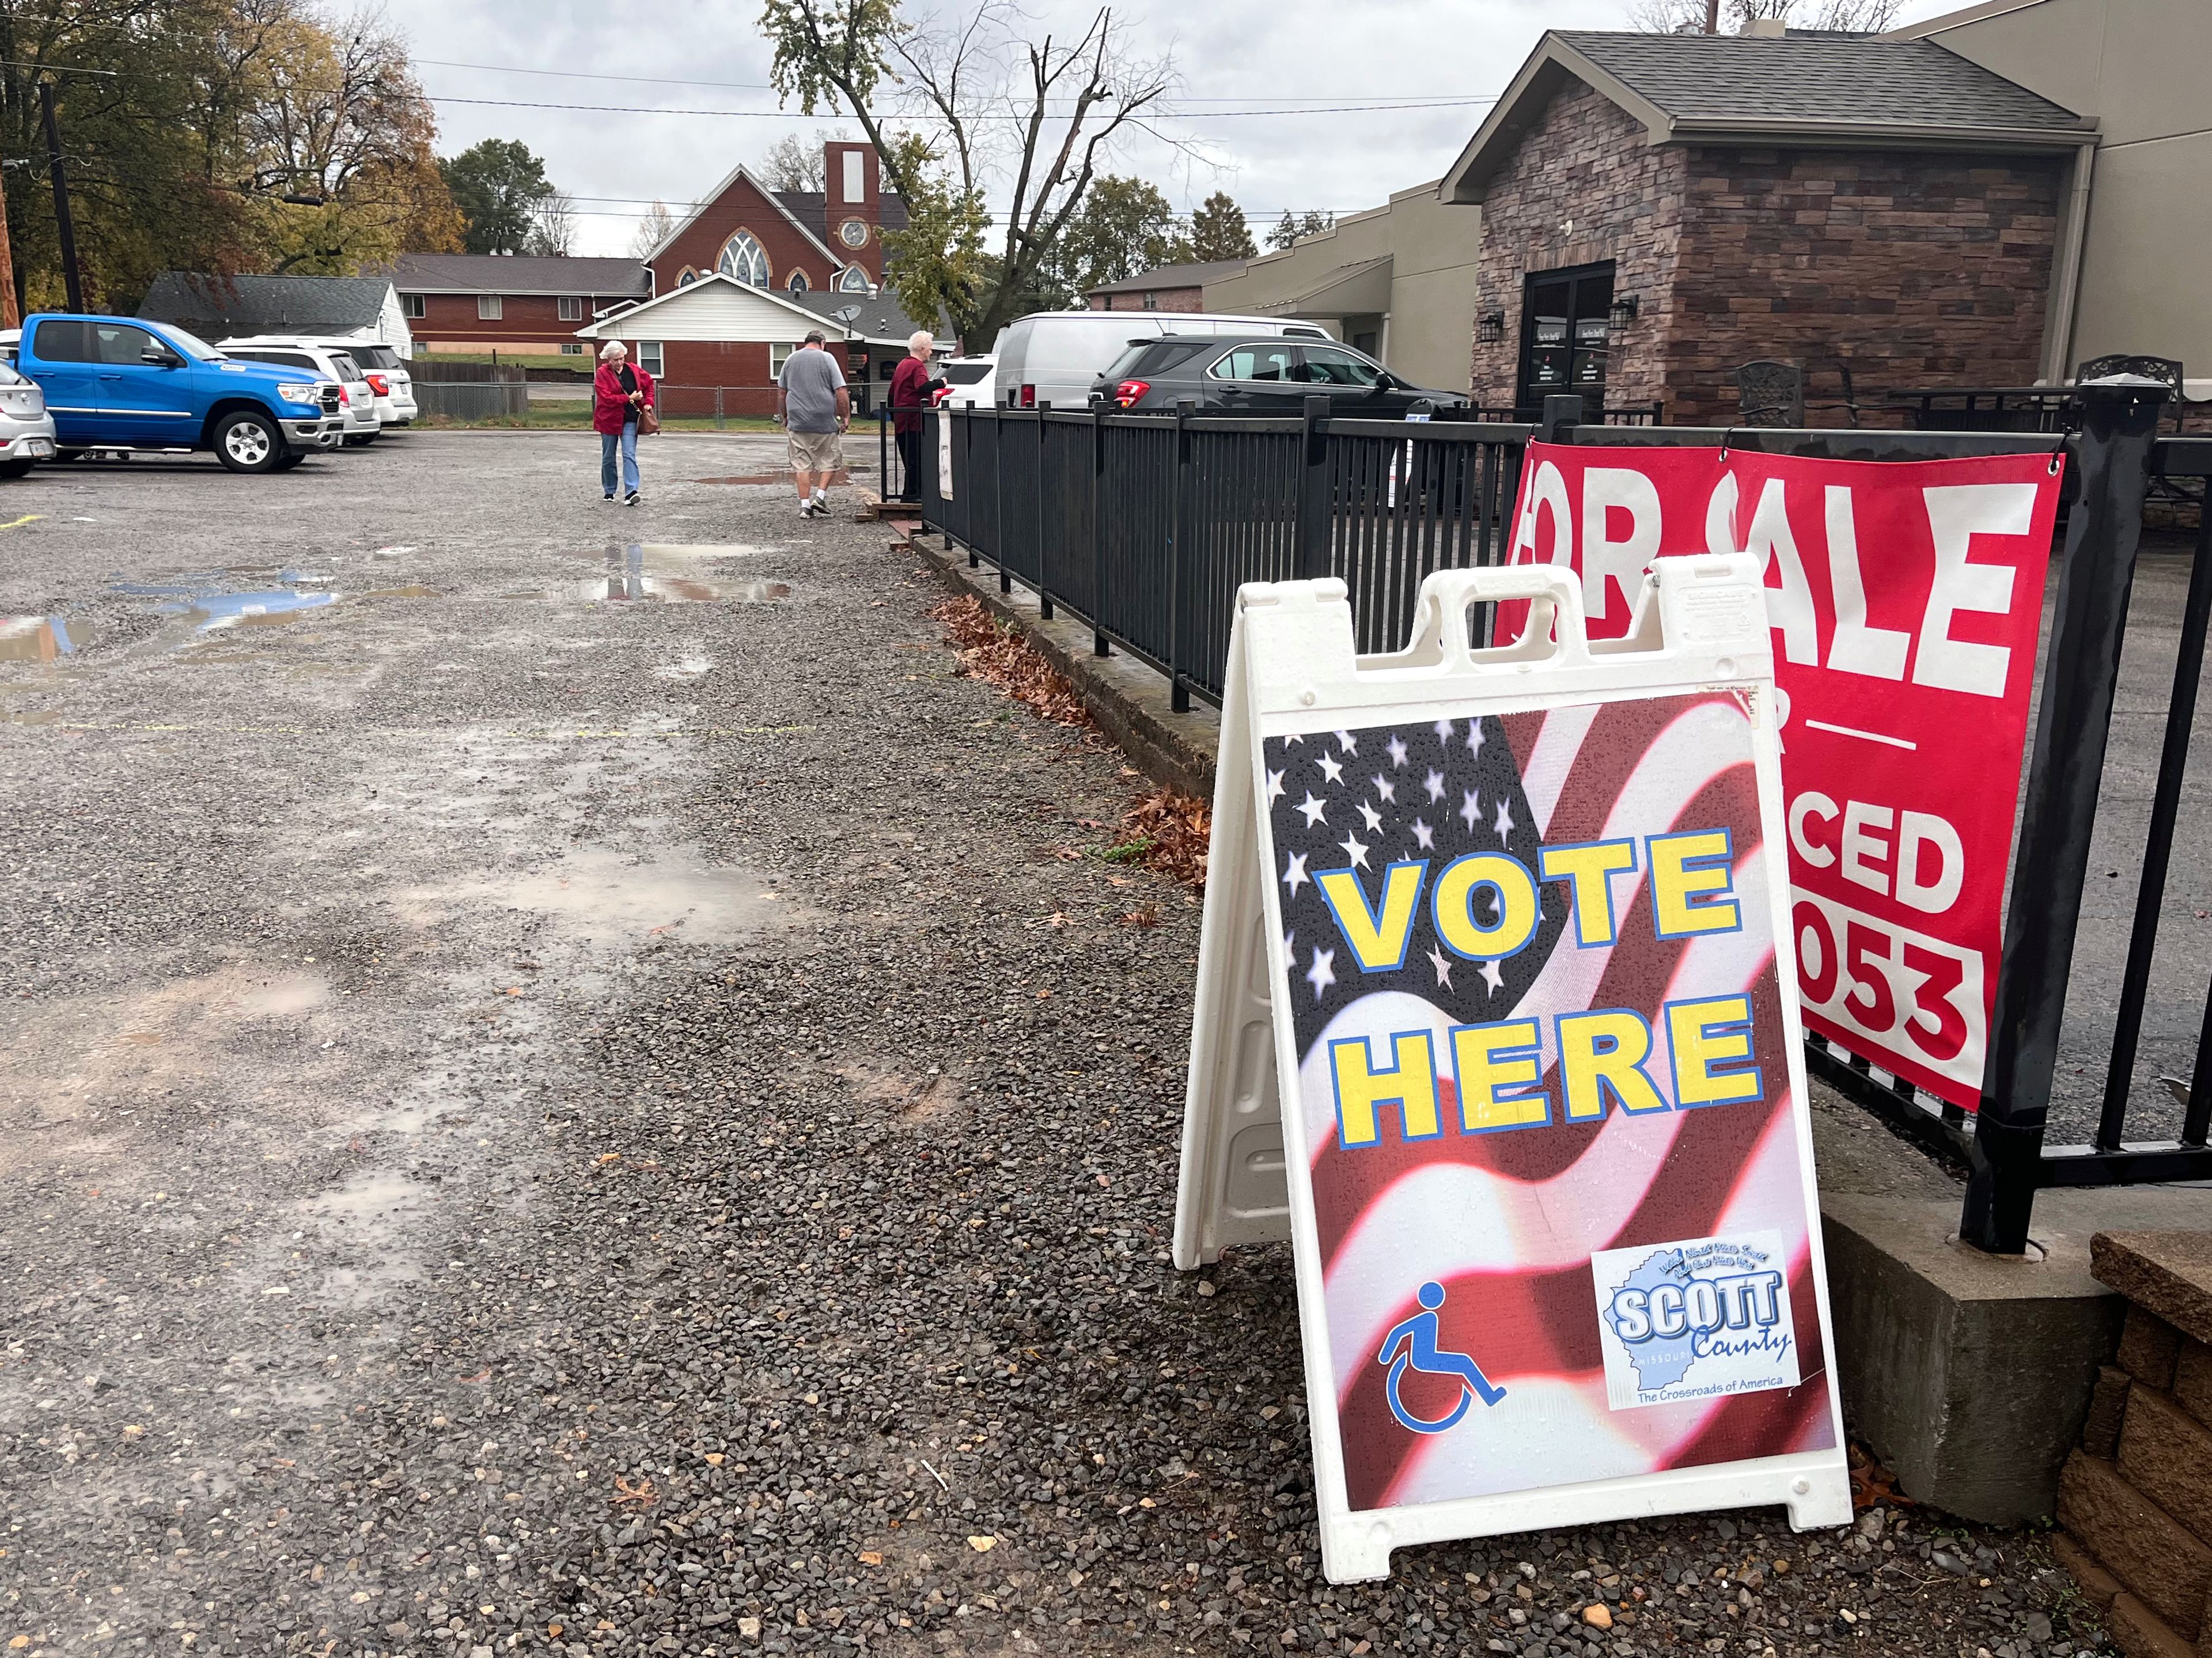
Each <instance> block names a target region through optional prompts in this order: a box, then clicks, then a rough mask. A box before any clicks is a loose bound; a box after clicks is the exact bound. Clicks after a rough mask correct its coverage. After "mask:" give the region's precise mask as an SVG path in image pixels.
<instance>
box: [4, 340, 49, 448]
mask: <svg viewBox="0 0 2212 1658" xmlns="http://www.w3.org/2000/svg"><path fill="white" fill-rule="evenodd" d="M14 332H15V337H16V339H17V340H18V341H19V342H20V341H21V338H22V331H21V329H17V330H15V331H14ZM7 355H8V356H9V358H10V359H11V360H12V359H13V358H14V356H15V352H14V351H12V350H10V351H9V353H8V354H7ZM55 443H56V440H55V437H54V417H53V416H52V415H50V414H48V413H47V412H46V393H45V392H42V391H40V389H39V385H38V382H37V381H35V380H30V379H28V378H27V377H25V376H24V375H21V374H17V373H16V372H15V370H14V369H13V368H10V367H8V366H7V365H6V364H4V363H0V478H19V477H22V476H23V474H24V473H26V472H27V471H30V470H31V466H32V464H33V462H35V461H41V460H52V459H53V458H54V449H55Z"/></svg>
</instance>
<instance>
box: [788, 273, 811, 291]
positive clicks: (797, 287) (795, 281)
mask: <svg viewBox="0 0 2212 1658" xmlns="http://www.w3.org/2000/svg"><path fill="white" fill-rule="evenodd" d="M784 286H785V287H786V288H789V289H790V290H791V291H792V292H793V293H794V294H804V293H805V291H806V287H807V283H806V273H805V271H804V270H794V271H793V272H792V273H791V280H790V281H789V282H786V283H785V284H784Z"/></svg>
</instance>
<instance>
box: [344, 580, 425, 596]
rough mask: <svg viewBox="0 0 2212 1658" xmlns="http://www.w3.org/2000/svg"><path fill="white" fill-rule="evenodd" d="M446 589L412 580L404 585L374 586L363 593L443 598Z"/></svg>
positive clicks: (365, 594)
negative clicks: (427, 585)
mask: <svg viewBox="0 0 2212 1658" xmlns="http://www.w3.org/2000/svg"><path fill="white" fill-rule="evenodd" d="M445 596H446V595H445V590H444V589H443V588H440V587H425V586H423V585H422V583H421V582H419V581H416V582H410V583H409V584H408V585H407V586H404V587H372V588H370V589H369V590H368V592H365V593H362V595H361V597H362V598H444V597H445Z"/></svg>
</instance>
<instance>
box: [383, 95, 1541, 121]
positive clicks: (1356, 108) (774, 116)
mask: <svg viewBox="0 0 2212 1658" xmlns="http://www.w3.org/2000/svg"><path fill="white" fill-rule="evenodd" d="M423 95H424V96H425V97H426V98H428V100H429V101H430V102H432V103H434V104H481V105H485V106H491V107H495V108H499V109H568V110H576V111H579V112H583V113H586V114H592V115H719V116H733V117H742V118H750V119H754V120H765V121H819V120H822V119H823V118H824V117H822V116H818V115H798V114H793V113H792V112H789V111H787V110H781V109H669V108H659V109H655V108H652V107H649V106H642V105H635V104H566V103H555V102H551V101H549V100H537V99H526V98H453V97H444V96H441V95H440V94H437V93H426V94H423ZM1497 101H1498V100H1497V98H1496V97H1495V96H1494V95H1493V96H1491V97H1487V98H1440V99H1437V100H1432V101H1431V102H1426V103H1419V104H1331V105H1327V106H1321V107H1316V108H1310V109H1200V110H1167V109H1149V108H1148V110H1147V113H1149V114H1151V115H1152V116H1153V117H1155V118H1158V119H1162V120H1177V121H1219V120H1229V119H1235V118H1243V117H1248V116H1283V115H1357V114H1371V113H1386V114H1391V113H1396V112H1400V111H1410V110H1423V109H1477V108H1480V107H1483V106H1486V105H1490V104H1494V103H1496V102H1497ZM883 119H884V122H885V123H887V124H889V125H898V124H901V123H906V122H914V121H932V122H942V121H943V120H944V119H945V117H944V116H942V115H939V114H936V113H933V112H925V113H922V114H919V115H885V116H884V117H883ZM969 119H971V120H978V121H985V120H987V121H1011V122H1013V123H1015V124H1016V125H1027V123H1028V121H1029V117H1028V116H1026V115H986V116H974V117H970V118H969Z"/></svg>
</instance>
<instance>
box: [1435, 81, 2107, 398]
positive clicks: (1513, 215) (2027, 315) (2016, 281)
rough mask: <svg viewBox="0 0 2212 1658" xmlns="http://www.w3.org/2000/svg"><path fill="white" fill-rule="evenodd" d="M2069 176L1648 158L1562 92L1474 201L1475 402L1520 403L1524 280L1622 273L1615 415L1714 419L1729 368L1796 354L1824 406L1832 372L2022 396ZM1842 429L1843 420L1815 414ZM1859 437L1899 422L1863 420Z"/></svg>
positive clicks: (1987, 158) (1824, 161) (1588, 98)
mask: <svg viewBox="0 0 2212 1658" xmlns="http://www.w3.org/2000/svg"><path fill="white" fill-rule="evenodd" d="M2065 166H2066V163H2065V161H2063V158H2061V157H2058V156H2055V155H2054V156H2042V155H2011V156H2006V155H1960V154H1953V153H1948V152H1942V151H1932V150H1895V151H1884V150H1848V149H1837V150H1826V149H1790V150H1777V149H1743V148H1736V147H1718V146H1713V147H1699V146H1689V145H1680V144H1660V145H1653V144H1651V143H1649V142H1648V141H1647V134H1646V132H1645V130H1644V126H1643V124H1642V123H1641V122H1639V121H1638V120H1636V119H1635V118H1633V117H1632V116H1630V115H1629V114H1628V113H1627V112H1626V111H1624V110H1622V109H1621V108H1620V106H1617V105H1615V104H1614V103H1613V102H1612V101H1611V100H1609V99H1607V98H1606V97H1604V96H1603V95H1602V94H1600V93H1598V92H1596V91H1595V90H1594V89H1592V88H1589V87H1586V86H1583V85H1582V84H1581V83H1579V82H1568V83H1567V84H1566V85H1565V87H1564V88H1562V89H1561V90H1560V91H1559V93H1558V94H1556V95H1554V96H1553V99H1552V100H1551V101H1550V102H1549V103H1548V104H1547V105H1546V106H1545V108H1544V110H1543V112H1542V114H1541V116H1539V117H1538V118H1537V119H1536V120H1535V121H1534V123H1533V124H1532V125H1530V127H1529V128H1528V132H1527V133H1526V135H1525V136H1524V137H1522V141H1521V143H1520V144H1519V145H1518V147H1517V148H1516V149H1515V151H1514V152H1513V154H1512V155H1510V156H1509V157H1508V158H1507V159H1506V161H1504V165H1503V166H1502V167H1499V168H1498V171H1497V172H1496V173H1494V174H1493V175H1492V178H1491V179H1490V182H1489V185H1488V187H1487V190H1486V194H1485V197H1484V200H1483V203H1482V257H1481V264H1480V275H1479V278H1478V281H1479V283H1480V297H1479V299H1478V301H1477V303H1476V307H1475V308H1476V313H1477V316H1478V318H1480V316H1481V315H1482V314H1483V313H1490V312H1502V313H1504V330H1503V337H1502V338H1500V339H1498V340H1497V341H1495V342H1490V343H1486V342H1484V341H1483V340H1482V339H1481V337H1480V325H1479V324H1478V330H1477V337H1476V339H1475V341H1474V346H1473V357H1472V368H1473V382H1474V396H1475V400H1476V401H1477V402H1478V403H1480V404H1486V405H1487V404H1511V403H1512V402H1513V401H1514V399H1515V395H1516V388H1517V380H1518V374H1519V369H1520V359H1521V323H1522V315H1521V313H1522V301H1523V295H1524V287H1523V279H1524V278H1525V277H1526V276H1528V274H1529V273H1530V272H1532V271H1544V270H1558V269H1561V268H1564V267H1567V266H1572V265H1582V264H1599V263H1602V262H1604V261H1607V260H1611V261H1613V264H1614V272H1613V293H1614V294H1615V295H1616V296H1619V295H1631V294H1632V295H1635V296H1636V300H1637V307H1638V311H1637V315H1636V316H1635V318H1634V319H1631V320H1629V321H1627V322H1626V323H1624V324H1622V325H1619V326H1616V327H1614V328H1613V330H1612V331H1611V334H1610V348H1611V349H1610V352H1609V361H1608V363H1607V377H1606V401H1607V403H1608V404H1613V405H1615V406H1620V405H1623V404H1646V403H1650V402H1652V401H1654V400H1663V401H1664V404H1665V417H1666V419H1667V420H1668V422H1670V423H1673V424H1675V425H1716V426H1724V425H1727V424H1728V423H1729V422H1730V421H1731V420H1733V419H1734V418H1735V416H1736V413H1737V410H1738V404H1737V401H1736V393H1735V369H1736V367H1737V366H1738V365H1739V364H1741V363H1744V362H1747V361H1751V360H1753V359H1754V358H1759V357H1778V358H1783V359H1786V360H1790V361H1797V362H1800V363H1802V364H1803V365H1805V367H1807V369H1808V401H1810V402H1812V403H1814V404H1820V403H1823V402H1832V401H1833V400H1834V399H1835V398H1836V397H1837V395H1838V392H1839V389H1840V385H1839V380H1838V376H1837V374H1836V373H1835V371H1834V368H1833V366H1832V365H1833V361H1834V360H1835V359H1837V358H1839V357H1840V358H1842V359H1844V360H1845V361H1848V362H1849V363H1850V367H1851V373H1852V378H1853V382H1854V387H1855V390H1856V391H1857V392H1859V393H1860V394H1861V395H1862V396H1863V397H1864V396H1866V395H1867V394H1869V393H1874V394H1878V393H1879V392H1881V391H1882V390H1884V389H1887V388H1888V387H1892V386H1925V385H1933V384H1944V383H1949V384H1954V385H1968V384H1973V385H1983V386H2000V385H2012V386H2022V385H2027V384H2029V383H2030V382H2032V381H2033V380H2034V379H2035V376H2036V373H2037V365H2038V360H2039V355H2040V352H2041V346H2042V337H2043V321H2044V310H2045V297H2046V295H2048V293H2049V291H2050V284H2051V258H2052V255H2053V249H2054V246H2055V244H2056V241H2057V228H2058V214H2059V208H2060V204H2061V201H2062V199H2063V175H2064V170H2065ZM1862 419H1863V422H1865V423H1867V424H1898V423H1901V417H1900V416H1897V415H1894V414H1888V413H1885V412H1882V411H1881V410H1877V409H1875V408H1873V407H1869V409H1868V410H1865V411H1864V412H1863V415H1862ZM1845 420H1846V416H1845V415H1844V411H1843V410H1841V409H1838V408H1826V409H1822V408H1818V407H1815V408H1814V409H1812V410H1808V421H1809V422H1811V423H1812V424H1814V425H1842V424H1844V423H1845Z"/></svg>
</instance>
